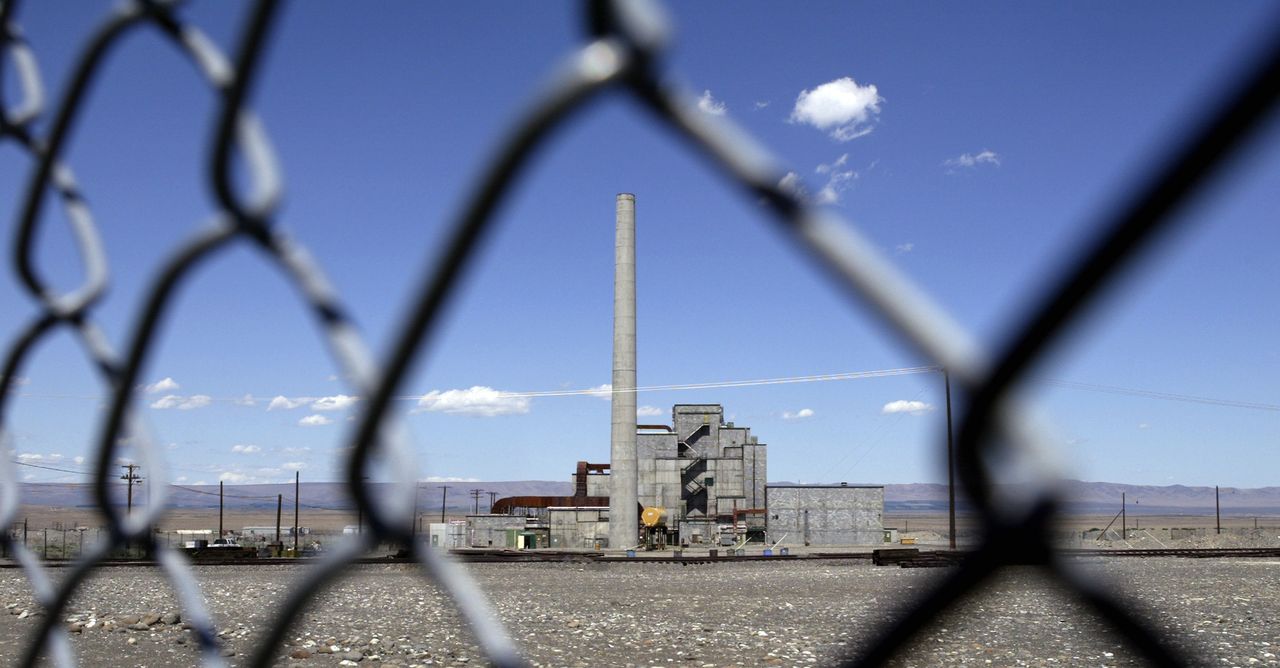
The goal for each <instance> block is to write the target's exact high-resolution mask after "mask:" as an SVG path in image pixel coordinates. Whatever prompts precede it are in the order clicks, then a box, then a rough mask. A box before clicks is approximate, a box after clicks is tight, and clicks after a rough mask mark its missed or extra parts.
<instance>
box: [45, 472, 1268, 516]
mask: <svg viewBox="0 0 1280 668" xmlns="http://www.w3.org/2000/svg"><path fill="white" fill-rule="evenodd" d="M441 485H448V486H449V491H448V510H450V511H452V512H463V511H466V510H471V509H473V508H474V507H475V505H474V501H473V499H472V497H471V496H470V490H472V489H481V490H484V491H485V493H484V494H482V495H481V498H480V509H481V510H482V511H483V510H485V509H486V508H487V507H488V505H489V494H488V492H495V493H496V494H497V495H498V496H497V498H503V497H507V496H566V495H569V494H572V493H573V488H572V485H570V484H569V482H568V481H553V480H506V481H472V482H449V483H437V482H431V483H426V482H424V483H421V487H420V488H419V490H420V491H419V493H418V499H419V508H421V509H423V510H426V509H428V508H435V509H439V508H440V499H441V494H442V491H443V490H441V489H440V486H441ZM376 487H377V485H375V488H376ZM1063 489H1064V490H1065V493H1066V502H1067V507H1068V510H1069V511H1070V512H1075V513H1082V514H1083V513H1100V512H1115V511H1117V510H1119V508H1120V495H1121V494H1124V495H1125V497H1126V499H1127V502H1128V511H1129V513H1130V514H1139V515H1141V514H1200V513H1203V512H1211V511H1212V509H1213V488H1212V487H1188V486H1186V485H1165V486H1152V485H1125V484H1121V483H1111V482H1082V481H1079V480H1068V481H1064V482H1063ZM112 491H113V495H112V499H113V502H114V503H115V504H116V505H121V506H123V505H124V504H125V489H124V486H123V485H118V486H116V487H113V490H112ZM884 492H885V508H886V509H887V510H890V511H911V510H918V511H936V510H945V509H946V507H947V486H946V485H942V484H935V483H911V484H900V485H885V486H884ZM278 494H282V495H284V500H285V504H286V505H292V503H293V484H292V483H289V484H280V485H227V486H226V488H225V497H224V503H225V507H227V508H231V509H251V508H252V509H258V508H275V504H276V495H278ZM91 497H92V489H91V488H90V486H89V485H86V484H79V483H76V484H72V483H23V484H22V496H21V498H22V502H23V503H24V504H26V505H30V506H48V507H69V508H75V507H86V506H92V505H94V504H93V501H92V498H91ZM299 500H300V503H301V504H302V505H303V507H305V508H312V509H332V510H351V509H353V508H354V506H353V505H352V503H351V499H350V497H349V496H348V495H347V492H346V485H345V483H340V482H308V483H303V484H302V486H301V495H300V499H299ZM1221 500H1222V512H1223V513H1224V514H1231V515H1240V514H1274V513H1280V487H1257V488H1236V487H1223V488H1222V489H1221ZM145 502H146V492H145V490H139V489H137V488H135V489H134V503H137V504H143V503H145ZM167 502H168V505H169V506H170V507H173V508H216V507H217V506H218V486H217V485H183V486H181V487H177V486H175V487H173V488H171V493H170V497H169V499H168V501H167ZM958 505H959V507H960V508H961V509H962V510H963V509H964V508H965V504H964V502H963V500H961V501H960V503H959V504H958Z"/></svg>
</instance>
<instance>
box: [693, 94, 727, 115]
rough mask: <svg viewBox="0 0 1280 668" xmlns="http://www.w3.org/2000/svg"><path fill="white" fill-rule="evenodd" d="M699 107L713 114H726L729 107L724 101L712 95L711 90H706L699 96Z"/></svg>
mask: <svg viewBox="0 0 1280 668" xmlns="http://www.w3.org/2000/svg"><path fill="white" fill-rule="evenodd" d="M698 109H701V110H702V111H703V112H705V113H708V114H711V115H712V116H724V114H725V112H726V111H728V108H727V107H725V106H724V102H721V101H720V100H717V99H715V98H714V97H712V96H711V91H709V90H704V91H702V95H701V96H699V97H698Z"/></svg>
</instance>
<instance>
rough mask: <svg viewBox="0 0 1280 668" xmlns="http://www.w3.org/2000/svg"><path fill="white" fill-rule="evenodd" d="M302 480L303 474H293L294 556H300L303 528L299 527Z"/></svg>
mask: <svg viewBox="0 0 1280 668" xmlns="http://www.w3.org/2000/svg"><path fill="white" fill-rule="evenodd" d="M301 480H302V474H301V473H299V472H298V471H294V472H293V556H295V557H296V556H298V534H300V533H302V528H301V527H299V526H298V487H299V481H301Z"/></svg>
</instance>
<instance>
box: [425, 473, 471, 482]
mask: <svg viewBox="0 0 1280 668" xmlns="http://www.w3.org/2000/svg"><path fill="white" fill-rule="evenodd" d="M418 482H480V479H479V478H459V477H457V476H451V475H444V476H442V475H430V476H427V477H425V478H423V479H421V480H419V481H418Z"/></svg>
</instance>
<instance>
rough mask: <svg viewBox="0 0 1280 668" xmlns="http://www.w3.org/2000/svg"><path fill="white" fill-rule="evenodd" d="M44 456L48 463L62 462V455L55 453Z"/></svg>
mask: <svg viewBox="0 0 1280 668" xmlns="http://www.w3.org/2000/svg"><path fill="white" fill-rule="evenodd" d="M45 456H46V457H48V458H49V461H51V462H60V461H62V454H61V453H57V452H50V453H49V454H47V455H45Z"/></svg>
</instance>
